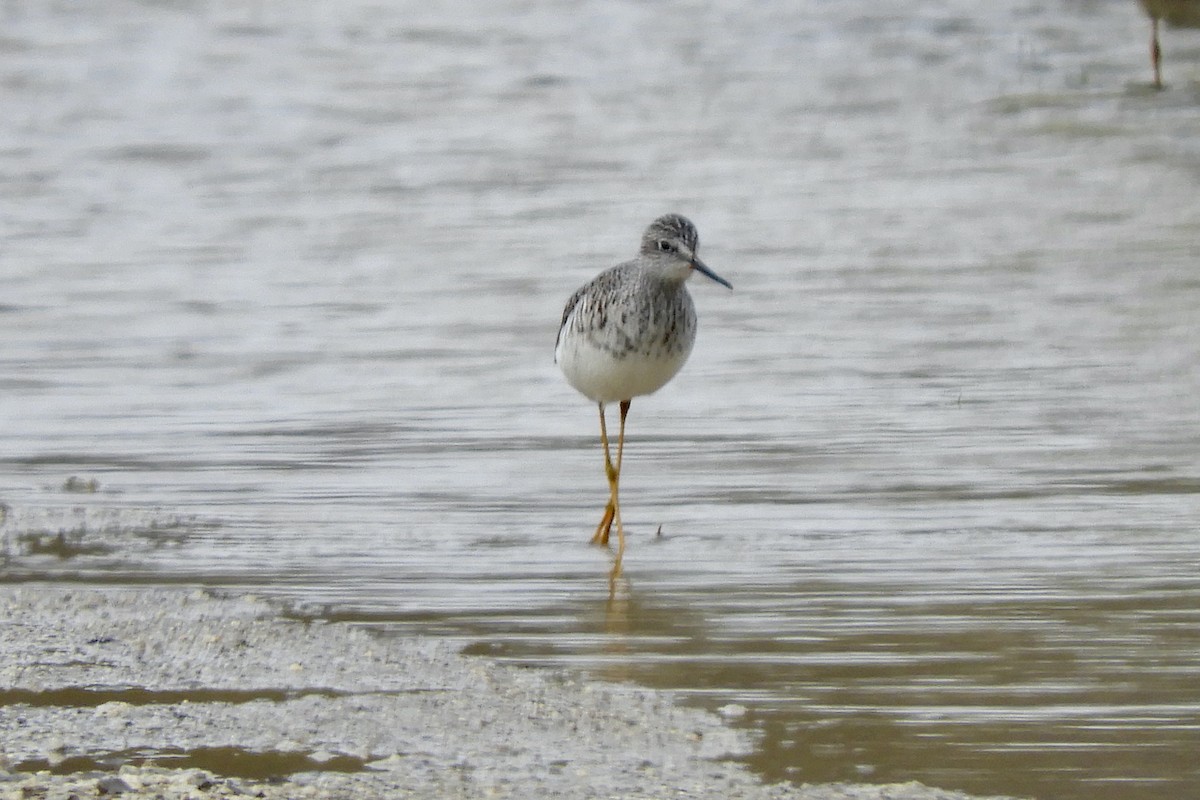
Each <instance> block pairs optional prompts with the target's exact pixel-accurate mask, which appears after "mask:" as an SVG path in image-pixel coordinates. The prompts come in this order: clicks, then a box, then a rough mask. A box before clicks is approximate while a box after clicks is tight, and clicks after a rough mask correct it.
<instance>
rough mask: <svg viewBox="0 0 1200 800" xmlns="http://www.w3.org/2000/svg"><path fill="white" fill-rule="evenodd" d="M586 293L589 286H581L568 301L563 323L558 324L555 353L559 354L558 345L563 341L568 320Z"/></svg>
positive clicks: (564, 310)
mask: <svg viewBox="0 0 1200 800" xmlns="http://www.w3.org/2000/svg"><path fill="white" fill-rule="evenodd" d="M586 293H587V286H581V287H579V289H578V290H577V291H576V292H575V294H573V295H571V299H570V300H568V301H567V307H566V308H564V309H563V315H562V322H560V323H558V335H557V336H555V337H554V351H555V352H558V343H559V342H561V341H562V335H563V330H564V329H565V328H566V327H567V320H569V319H570V318H571V312H572V311H574V310H575V306H577V305H579V300H580V298H582V297H583V296H584V294H586Z"/></svg>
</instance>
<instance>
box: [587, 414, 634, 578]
mask: <svg viewBox="0 0 1200 800" xmlns="http://www.w3.org/2000/svg"><path fill="white" fill-rule="evenodd" d="M629 406H630V401H629V400H622V401H621V431H620V433H619V434H618V435H617V463H616V465H615V466H614V465H613V462H612V457H611V455H610V452H611V451H610V449H609V446H608V426H607V423H606V422H605V419H604V404H603V403H601V404H600V441H601V443H602V444H603V445H604V474H605V476H606V477H607V478H608V505H606V506H605V507H604V516H603V517H602V518H601V519H600V524H599V525H598V526H597V527H596V533H595V535H593V536H592V544H602V545H605V546H607V545H608V538H609V535H610V534H611V532H612V524H613V521H614V520H615V521H616V523H617V558H616V562H615V563H614V564H613V571H612V575H611V576H610V577H611V578H612V579H614V580H615V579H616V577H617V576H618V575H620V574H621V557H622V556H624V555H625V526H624V525H622V524H621V503H620V500H619V494H620V485H621V459H622V458H623V457H624V455H625V418H626V417H627V416H628V415H629Z"/></svg>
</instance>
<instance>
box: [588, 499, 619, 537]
mask: <svg viewBox="0 0 1200 800" xmlns="http://www.w3.org/2000/svg"><path fill="white" fill-rule="evenodd" d="M616 513H617V507H616V506H615V505H613V504H612V502H609V504H608V505H607V506H605V507H604V516H603V517H602V518H601V519H600V524H599V525H597V526H596V534H595V535H594V536H592V544H600V545H604V546H605V547H608V536H609V533H611V532H612V524H613V518H614V517H615V516H616Z"/></svg>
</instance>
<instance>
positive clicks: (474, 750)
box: [0, 583, 966, 800]
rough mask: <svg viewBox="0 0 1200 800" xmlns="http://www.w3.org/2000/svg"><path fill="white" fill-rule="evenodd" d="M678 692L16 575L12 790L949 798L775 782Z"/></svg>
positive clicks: (166, 593) (143, 591)
mask: <svg viewBox="0 0 1200 800" xmlns="http://www.w3.org/2000/svg"><path fill="white" fill-rule="evenodd" d="M751 744H752V743H751V742H750V741H749V739H748V738H747V736H746V735H745V734H744V733H742V732H739V731H734V730H732V729H730V728H728V727H726V726H725V725H724V724H723V722H722V721H721V719H720V718H719V717H717V716H716V715H713V714H709V713H707V712H703V711H700V710H697V709H691V708H685V707H682V706H680V705H678V704H677V703H676V702H675V701H674V699H673V698H672V697H671V696H670V695H669V694H667V693H662V692H656V691H649V690H645V689H640V688H636V687H632V686H626V685H614V684H605V683H598V682H592V681H589V680H587V679H585V678H582V677H580V676H577V675H572V674H569V673H562V672H551V671H546V670H533V669H522V668H518V667H513V666H509V665H502V664H495V663H492V662H490V661H487V660H486V659H481V658H473V657H468V656H463V655H460V654H459V653H457V652H455V650H454V648H453V647H452V646H451V645H450V644H449V643H446V642H444V641H438V640H431V639H422V638H405V637H394V636H387V635H380V634H378V633H377V632H373V631H369V630H366V629H363V628H360V627H354V626H351V625H346V624H340V623H326V622H321V621H303V620H297V619H294V618H289V617H288V616H286V615H285V614H284V613H283V612H282V610H281V609H280V608H279V607H278V606H276V605H275V604H273V603H270V602H267V601H265V600H262V599H259V598H256V597H253V596H237V597H228V596H217V595H214V594H211V593H209V592H206V591H201V590H194V589H187V588H130V587H112V588H95V587H86V588H85V587H72V586H64V585H61V584H50V583H22V584H14V585H8V586H3V587H0V797H14V798H18V797H19V798H29V797H68V796H72V795H73V796H75V797H79V798H84V797H98V796H113V795H120V796H123V797H162V798H172V797H179V798H182V797H236V796H259V797H279V798H282V797H346V798H350V797H355V798H373V797H379V798H383V797H435V798H436V797H485V796H491V797H561V798H592V797H623V798H639V797H647V798H649V797H743V798H807V799H808V800H832V799H833V798H855V799H861V800H866V799H867V798H893V799H894V800H935V799H936V800H954V799H959V798H964V797H966V796H965V795H962V794H959V793H956V792H948V791H941V790H937V789H931V788H927V787H924V786H920V785H918V784H901V785H895V784H893V785H889V786H870V785H823V786H803V787H796V786H790V785H785V784H778V785H773V786H766V785H763V784H762V783H761V782H760V781H759V780H758V779H757V778H756V777H755V776H754V775H753V774H751V773H750V772H748V771H747V770H746V769H745V768H744V767H743V766H742V765H740V764H739V763H737V761H736V760H734V759H736V757H737V756H739V755H741V754H744V753H745V752H747V750H748V748H749V747H750V746H751Z"/></svg>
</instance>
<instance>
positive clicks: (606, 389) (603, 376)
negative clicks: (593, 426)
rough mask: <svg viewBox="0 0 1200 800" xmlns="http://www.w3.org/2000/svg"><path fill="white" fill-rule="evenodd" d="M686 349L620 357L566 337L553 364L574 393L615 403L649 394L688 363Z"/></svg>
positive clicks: (577, 338) (582, 338)
mask: <svg viewBox="0 0 1200 800" xmlns="http://www.w3.org/2000/svg"><path fill="white" fill-rule="evenodd" d="M690 353H691V345H690V343H689V344H688V346H687V347H686V348H682V349H676V350H673V351H667V350H665V349H659V350H656V351H654V352H652V353H651V354H650V355H645V354H642V353H633V352H630V353H625V354H624V355H623V356H622V357H617V356H615V355H613V353H612V352H610V351H609V350H606V349H603V348H601V347H597V346H595V345H593V344H591V343H590V342H589V341H588V339H587V337H586V336H579V335H576V336H566V337H563V340H562V341H560V342H559V346H558V350H557V351H556V352H555V360H556V361H557V362H558V366H559V367H560V368H561V369H562V371H563V375H565V376H566V377H567V383H569V384H571V386H573V387H574V388H575V390H576V391H577V392H579V393H580V394H582V395H583V396H584V397H587V398H589V399H590V400H594V401H596V402H598V403H616V402H619V401H621V400H629V399H632V398H634V397H640V396H641V395H646V394H652V393H654V392H656V391H658V390H659V389H661V388H662V387H663V386H664V385H666V383H667V381H669V380H671V378H673V377H675V373H677V372H679V369H680V367H682V366H683V364H684V362H685V361H687V358H688V355H689V354H690Z"/></svg>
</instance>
